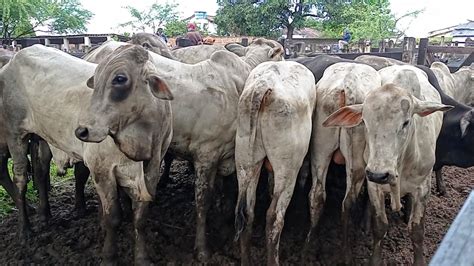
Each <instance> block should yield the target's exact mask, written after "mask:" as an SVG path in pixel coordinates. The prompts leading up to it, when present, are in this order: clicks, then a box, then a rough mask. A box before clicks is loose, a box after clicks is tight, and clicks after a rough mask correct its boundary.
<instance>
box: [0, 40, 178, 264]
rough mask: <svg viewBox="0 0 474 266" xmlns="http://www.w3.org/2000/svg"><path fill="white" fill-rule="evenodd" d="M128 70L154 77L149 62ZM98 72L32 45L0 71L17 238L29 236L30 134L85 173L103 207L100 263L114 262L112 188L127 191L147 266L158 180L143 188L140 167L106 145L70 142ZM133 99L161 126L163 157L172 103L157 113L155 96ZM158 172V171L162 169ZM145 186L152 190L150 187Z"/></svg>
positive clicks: (138, 252) (139, 255)
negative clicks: (147, 231)
mask: <svg viewBox="0 0 474 266" xmlns="http://www.w3.org/2000/svg"><path fill="white" fill-rule="evenodd" d="M136 47H139V46H136ZM140 49H141V50H143V51H142V54H144V55H146V56H148V52H146V51H145V50H144V48H140ZM136 60H138V59H136ZM127 62H128V64H129V65H130V66H129V69H133V71H137V72H138V73H141V74H142V75H151V76H153V75H156V73H155V71H154V68H153V67H150V65H152V64H151V63H150V62H148V60H146V62H148V63H147V64H139V63H136V62H135V60H133V58H132V59H130V60H128V61H127ZM95 69H96V65H95V64H91V63H88V62H86V61H84V60H81V59H78V58H75V57H72V56H70V55H68V54H66V53H64V52H61V51H59V50H57V49H53V48H48V47H44V46H42V45H34V46H31V47H28V48H25V49H23V50H21V51H20V52H18V53H17V54H16V56H15V57H14V58H13V59H12V61H11V62H10V63H9V64H8V65H7V66H5V67H4V68H2V69H1V70H0V85H1V87H2V89H3V100H4V108H5V112H6V113H9V114H12V115H8V116H6V117H5V120H6V124H7V126H8V128H9V135H8V137H7V141H8V147H9V149H10V153H11V155H12V159H13V162H14V183H15V184H16V188H17V190H18V192H19V194H18V199H17V203H18V204H17V205H18V206H17V207H18V209H19V235H20V237H22V238H25V237H26V236H27V235H28V234H29V230H30V229H29V228H30V226H29V222H28V217H27V214H26V210H25V191H26V181H27V177H26V168H27V160H28V159H27V157H26V149H27V146H28V143H27V139H25V136H27V134H29V133H34V134H36V135H38V136H40V137H41V138H43V139H44V140H46V141H47V142H48V143H49V144H50V145H52V146H54V147H56V148H57V149H59V150H62V151H63V152H65V153H66V154H67V155H68V156H69V157H70V158H72V159H73V160H75V161H84V162H85V164H86V165H87V167H88V168H89V169H90V171H91V174H92V176H93V179H94V183H95V185H96V188H97V192H98V194H99V197H100V199H101V203H102V204H101V205H102V214H103V217H102V218H103V220H102V221H103V226H104V230H105V231H106V237H105V240H104V250H103V255H104V262H105V263H109V262H115V261H116V260H117V241H116V229H117V227H118V225H119V222H120V219H119V217H118V215H119V206H118V204H117V199H118V195H117V193H116V190H117V186H120V187H123V188H124V189H125V191H126V192H127V194H128V195H129V196H130V198H131V199H132V200H133V204H134V224H135V239H136V243H135V244H136V245H135V261H136V262H137V263H146V251H145V243H144V235H143V234H144V228H143V226H144V224H143V221H144V220H146V216H145V215H144V214H143V213H144V211H145V210H146V207H147V203H148V202H149V201H151V200H152V196H153V195H154V193H155V189H154V185H155V186H156V183H157V180H155V181H153V180H151V181H150V180H145V177H144V168H143V162H136V161H132V160H130V159H128V158H127V156H125V154H124V153H122V152H120V150H119V149H118V148H117V145H116V144H115V143H114V141H113V140H112V139H111V138H110V137H109V138H107V139H106V141H104V142H102V143H100V144H95V143H84V142H81V141H80V140H78V139H77V138H76V136H75V129H76V125H77V122H78V120H79V114H80V113H81V110H83V109H84V107H85V106H88V104H89V102H90V100H91V96H92V93H93V90H91V89H89V88H88V87H87V86H86V81H87V80H88V78H90V76H92V75H93V74H94V71H95ZM123 71H124V72H127V70H123ZM8 77H15V78H13V79H12V78H8ZM142 78H143V77H141V76H131V77H130V79H131V80H134V79H139V80H142ZM133 84H134V85H135V86H142V85H143V84H146V87H145V88H148V84H153V82H149V83H148V82H147V83H145V81H143V82H134V83H133ZM133 92H134V93H130V95H131V97H133V98H132V99H135V98H136V97H137V95H136V93H143V94H146V95H145V96H142V97H141V98H142V99H140V101H139V102H137V103H136V104H135V108H138V109H139V110H141V111H142V112H144V113H149V114H150V116H153V117H154V119H153V124H157V121H161V123H160V125H159V126H160V128H161V130H163V131H164V132H165V138H164V140H165V141H164V142H165V143H164V144H163V146H164V147H165V150H166V147H167V146H168V144H169V142H170V141H171V115H170V109H171V107H170V105H169V103H168V102H166V103H167V104H165V106H163V105H160V106H163V107H161V108H164V109H165V110H163V109H159V110H156V109H157V108H156V107H154V105H156V104H157V103H156V102H157V101H158V99H156V98H155V97H152V93H150V92H149V91H147V90H146V89H142V88H139V89H135V90H133ZM109 111H110V110H109ZM160 119H162V120H160ZM142 120H143V119H136V120H134V122H136V123H140V126H145V127H147V128H152V126H150V125H149V124H147V123H145V122H144V121H142ZM129 128H132V127H129ZM135 132H138V131H135ZM145 140H146V138H143V141H142V142H143V143H145V144H147V143H146V142H145ZM132 145H133V144H130V145H129V146H132ZM147 145H148V144H147ZM148 146H150V145H148ZM155 170H156V171H159V167H158V169H154V171H155ZM150 182H151V183H152V184H149V183H150ZM153 182H154V183H155V184H153ZM150 188H153V189H150Z"/></svg>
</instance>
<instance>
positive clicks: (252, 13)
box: [215, 0, 321, 39]
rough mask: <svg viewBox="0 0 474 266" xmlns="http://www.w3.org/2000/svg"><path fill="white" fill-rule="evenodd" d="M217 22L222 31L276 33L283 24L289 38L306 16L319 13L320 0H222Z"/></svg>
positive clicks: (230, 32)
mask: <svg viewBox="0 0 474 266" xmlns="http://www.w3.org/2000/svg"><path fill="white" fill-rule="evenodd" d="M218 5H219V9H218V10H217V14H216V18H215V23H216V24H217V26H218V31H219V33H220V34H225V35H254V36H267V37H273V36H276V35H279V34H280V32H281V29H282V28H286V29H287V30H288V38H289V39H291V38H292V36H293V31H294V29H297V28H300V27H302V26H303V24H304V21H305V17H309V16H311V17H319V16H320V15H321V14H318V11H319V9H318V8H317V6H318V2H317V1H316V0H294V1H288V0H240V1H239V0H219V1H218Z"/></svg>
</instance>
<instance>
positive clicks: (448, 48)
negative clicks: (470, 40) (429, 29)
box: [428, 45, 474, 54]
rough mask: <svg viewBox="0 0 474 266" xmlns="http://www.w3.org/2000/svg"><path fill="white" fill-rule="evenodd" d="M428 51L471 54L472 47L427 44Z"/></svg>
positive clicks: (473, 48) (473, 49) (473, 51)
mask: <svg viewBox="0 0 474 266" xmlns="http://www.w3.org/2000/svg"><path fill="white" fill-rule="evenodd" d="M428 53H451V54H471V53H474V47H459V46H436V45H428Z"/></svg>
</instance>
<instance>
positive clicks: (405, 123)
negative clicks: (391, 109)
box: [402, 120, 410, 129]
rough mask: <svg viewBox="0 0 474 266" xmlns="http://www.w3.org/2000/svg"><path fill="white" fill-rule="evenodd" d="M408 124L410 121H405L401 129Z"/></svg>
mask: <svg viewBox="0 0 474 266" xmlns="http://www.w3.org/2000/svg"><path fill="white" fill-rule="evenodd" d="M409 123H410V120H407V121H405V122H403V125H402V128H403V129H404V128H406V127H407V126H408V124H409Z"/></svg>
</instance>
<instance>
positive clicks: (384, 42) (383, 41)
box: [379, 40, 387, 53]
mask: <svg viewBox="0 0 474 266" xmlns="http://www.w3.org/2000/svg"><path fill="white" fill-rule="evenodd" d="M386 44H387V42H386V41H385V40H381V41H380V42H379V53H384V52H385V45H386Z"/></svg>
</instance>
